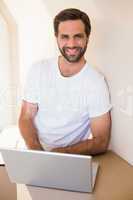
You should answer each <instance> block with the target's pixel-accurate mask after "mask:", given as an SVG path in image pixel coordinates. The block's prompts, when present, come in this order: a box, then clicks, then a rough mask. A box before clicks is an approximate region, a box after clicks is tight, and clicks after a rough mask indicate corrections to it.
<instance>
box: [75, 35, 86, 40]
mask: <svg viewBox="0 0 133 200" xmlns="http://www.w3.org/2000/svg"><path fill="white" fill-rule="evenodd" d="M75 38H77V39H82V38H84V36H83V35H76V36H75Z"/></svg>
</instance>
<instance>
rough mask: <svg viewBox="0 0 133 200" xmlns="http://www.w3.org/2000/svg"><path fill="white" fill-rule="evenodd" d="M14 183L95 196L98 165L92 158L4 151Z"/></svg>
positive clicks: (9, 173)
mask: <svg viewBox="0 0 133 200" xmlns="http://www.w3.org/2000/svg"><path fill="white" fill-rule="evenodd" d="M0 152H1V153H2V157H3V160H4V162H5V166H6V169H7V173H8V175H9V178H10V180H11V182H15V183H20V184H26V185H32V186H40V187H46V188H56V189H64V190H70V191H77V192H92V191H93V188H94V184H95V180H96V174H97V169H98V164H97V163H93V162H92V157H91V156H86V155H77V154H64V153H55V152H47V151H36V150H16V149H7V148H6V149H2V148H0Z"/></svg>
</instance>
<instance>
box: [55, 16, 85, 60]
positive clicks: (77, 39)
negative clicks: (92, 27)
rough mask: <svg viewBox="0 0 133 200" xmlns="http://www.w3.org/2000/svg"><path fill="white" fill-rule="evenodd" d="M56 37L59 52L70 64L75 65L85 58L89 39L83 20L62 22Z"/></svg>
mask: <svg viewBox="0 0 133 200" xmlns="http://www.w3.org/2000/svg"><path fill="white" fill-rule="evenodd" d="M56 37H57V44H58V47H59V50H60V52H61V54H62V55H63V57H64V58H65V59H66V60H67V61H68V62H70V63H75V62H78V61H79V60H80V59H81V58H82V57H83V55H84V53H85V51H86V49H87V43H88V38H87V36H86V33H85V26H84V24H83V22H82V21H81V20H68V21H64V22H61V23H60V24H59V27H58V35H57V36H56Z"/></svg>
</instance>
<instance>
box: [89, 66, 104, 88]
mask: <svg viewBox="0 0 133 200" xmlns="http://www.w3.org/2000/svg"><path fill="white" fill-rule="evenodd" d="M87 65H88V68H87V69H88V70H87V73H86V75H87V79H88V81H89V82H90V81H91V82H92V83H94V85H95V84H99V83H100V82H101V81H103V79H104V78H105V76H104V74H103V73H102V72H101V71H100V70H99V69H98V68H96V67H94V66H92V65H90V64H88V63H87Z"/></svg>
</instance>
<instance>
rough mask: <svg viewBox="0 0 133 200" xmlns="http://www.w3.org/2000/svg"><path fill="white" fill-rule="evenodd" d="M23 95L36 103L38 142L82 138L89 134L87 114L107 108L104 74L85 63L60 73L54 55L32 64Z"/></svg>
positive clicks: (54, 143) (64, 142)
mask: <svg viewBox="0 0 133 200" xmlns="http://www.w3.org/2000/svg"><path fill="white" fill-rule="evenodd" d="M23 99H24V100H25V101H27V102H30V103H37V104H38V107H39V109H38V112H37V115H36V117H35V121H34V122H35V125H36V127H37V129H38V135H39V139H40V142H41V143H44V144H47V145H48V146H49V147H51V148H54V147H60V146H67V145H71V144H75V143H77V142H79V141H81V140H85V139H87V138H88V137H89V135H90V132H91V131H90V118H92V117H97V116H100V115H103V114H104V113H106V112H108V111H109V110H110V109H111V107H112V106H111V104H110V99H109V92H108V88H107V85H106V83H105V80H104V77H103V76H102V75H101V74H100V73H98V72H97V71H96V70H95V69H93V68H92V67H91V66H89V64H87V63H86V64H85V66H84V67H83V68H82V70H81V71H80V72H79V73H77V74H75V75H73V76H71V77H64V76H62V75H61V74H60V70H59V67H58V59H57V58H56V59H48V60H45V61H41V62H39V63H36V64H34V65H33V66H32V68H31V69H30V71H29V74H28V77H27V81H26V85H25V89H24V97H23Z"/></svg>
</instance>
